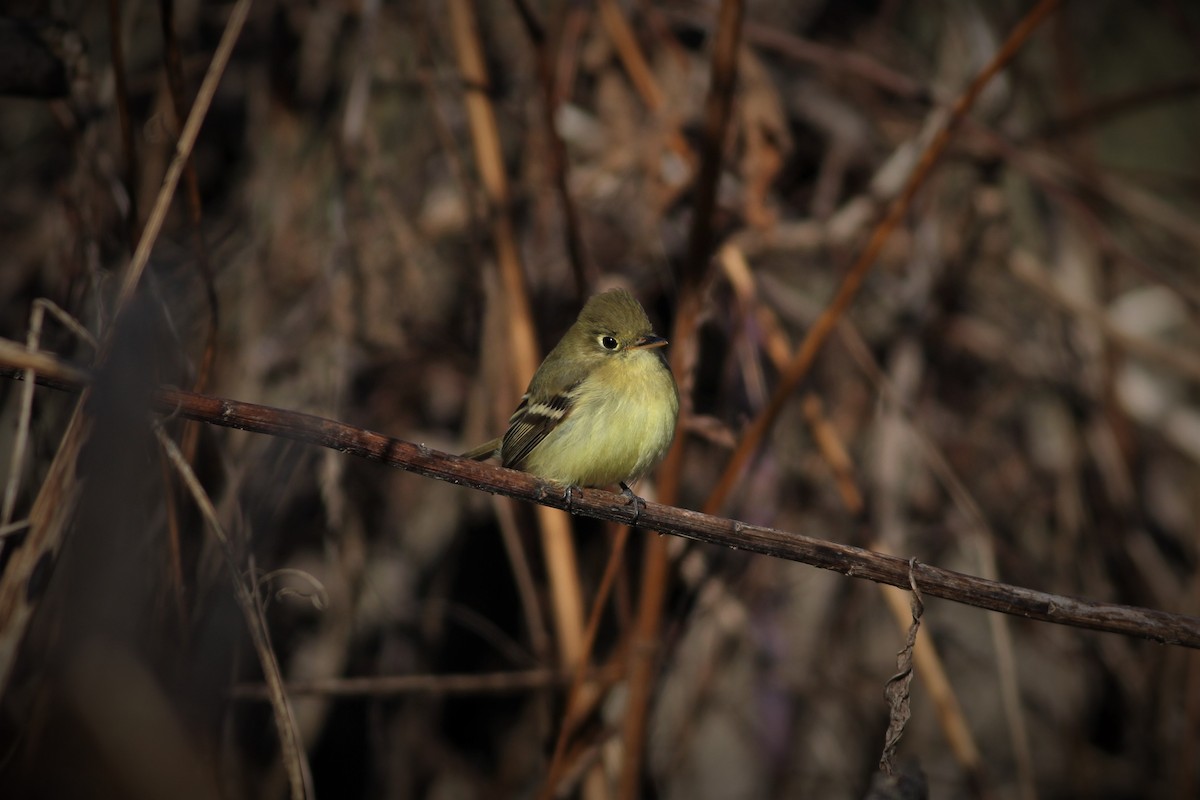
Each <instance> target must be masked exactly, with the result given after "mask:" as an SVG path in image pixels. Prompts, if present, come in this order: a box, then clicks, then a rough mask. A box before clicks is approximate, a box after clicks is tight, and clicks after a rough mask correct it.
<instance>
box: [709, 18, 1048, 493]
mask: <svg viewBox="0 0 1200 800" xmlns="http://www.w3.org/2000/svg"><path fill="white" fill-rule="evenodd" d="M1058 6H1059V0H1042V2H1040V3H1038V5H1037V6H1036V7H1035V8H1034V9H1033V11H1031V12H1029V14H1027V15H1026V16H1025V17H1024V19H1022V20H1021V21H1020V22H1019V23H1018V24H1017V26H1016V27H1015V28H1014V29H1013V31H1012V33H1011V34H1009V37H1008V39H1007V40H1006V41H1005V42H1004V44H1003V46H1001V47H1000V48H999V50H997V51H996V55H995V56H994V57H993V58H992V60H991V61H990V62H989V63H988V65H987V66H986V67H984V69H983V70H982V71H981V72H980V73H979V75H977V76H976V77H975V79H974V80H972V81H971V84H970V85H969V86H968V87H967V89H966V91H964V92H963V93H962V95H961V96H960V97H959V98H958V100H957V101H956V102H955V103H954V106H953V108H952V109H951V110H950V112H949V117H948V119H947V120H946V122H945V124H944V125H943V126H942V127H941V129H939V130H938V132H937V134H936V135H935V136H934V138H933V141H932V142H930V144H929V146H928V147H926V148H925V150H924V152H922V153H921V159H920V161H918V162H917V165H916V167H914V168H913V171H912V174H911V175H910V176H909V178H908V181H907V182H906V183H905V185H904V188H903V190H902V191H901V193H900V195H899V196H897V197H896V199H895V200H893V201H892V204H891V205H890V206H889V207H888V210H887V214H886V216H884V218H883V220H882V221H881V222H880V223H879V225H877V226H876V227H875V230H874V231H873V232H872V234H871V238H870V240H869V241H868V242H867V246H866V247H865V248H864V249H863V251H862V252H861V253H860V254H859V256H858V259H857V260H856V261H855V262H854V266H853V267H851V268H850V271H849V272H848V273H847V274H846V277H845V279H843V281H842V284H841V286H840V287H838V291H837V294H836V295H835V296H834V298H833V300H832V301H830V303H829V305H828V306H827V307H826V308H825V311H823V312H822V313H821V316H820V317H819V318H818V319H817V321H816V322H815V323H814V324H813V326H812V328H810V329H809V332H808V335H807V336H805V337H804V341H803V342H801V343H800V346H799V347H798V348H797V349H796V355H795V357H794V358H793V359H792V363H791V364H789V365H788V368H787V370H786V371H785V372H784V374H783V375H782V376H780V379H779V385H778V386H776V387H775V391H774V392H773V393H772V395H771V400H770V402H769V403H768V404H767V407H766V408H764V409H763V410H762V412H761V413H760V414H759V415H758V416H757V417H756V418H755V420H754V422H753V423H752V424H751V425H750V427H749V428H748V429H747V430H746V432H745V433H744V434H743V435H742V439H741V441H740V442H739V443H738V446H737V449H736V450H735V451H734V452H733V455H731V456H730V457H729V462H728V463H727V464H726V466H725V471H724V472H722V473H721V478H720V480H719V481H718V482H717V485H716V486H715V487H714V488H713V490H712V492H711V493H710V494H709V498H708V502H707V503H706V504H705V509H706V510H708V511H712V512H715V511H717V510H719V509H720V508H721V506H722V505H724V503H725V500H726V498H728V496H729V495H730V494H731V493H732V492H733V489H734V488H735V487H736V486H737V483H738V481H739V480H740V479H741V476H742V472H743V471H744V468H745V466H746V464H747V463H748V462H749V460H750V457H751V456H752V455H753V454H754V453H755V452H757V450H758V447H759V445H760V444H762V441H763V439H764V438H765V437H766V435H767V432H768V431H769V430H770V429H771V427H772V426H773V425H774V424H775V420H776V419H777V418H778V417H779V414H780V412H781V411H783V407H784V405H785V404H786V403H787V401H788V399H789V398H790V397H791V396H792V393H793V392H794V391H795V389H796V387H797V386H798V385H799V383H800V381H801V380H803V379H804V377H805V376H806V375H807V374H808V371H809V369H810V368H811V367H812V365H813V362H814V361H815V360H816V357H817V353H818V352H819V351H820V349H821V347H822V345H824V343H825V340H826V339H827V338H829V334H830V333H832V332H833V330H834V328H835V327H836V325H837V321H838V320H839V319H840V318H841V316H842V314H843V313H845V311H846V309H847V308H849V307H850V304H851V303H852V302H853V301H854V298H855V297H856V296H857V295H858V290H859V289H860V288H861V287H862V284H863V281H864V280H865V279H866V276H867V273H868V272H869V271H870V269H871V267H872V266H873V265H874V264H875V259H876V258H878V257H879V254H880V252H882V250H883V245H884V243H885V242H886V241H887V240H888V237H889V236H890V235H891V233H892V231H893V230H894V229H895V228H896V226H897V225H899V223H900V220H901V219H902V218H903V217H904V215H905V214H907V213H908V209H909V207H910V206H911V205H912V201H913V198H914V197H915V196H916V194H917V191H918V190H919V189H920V188H921V187H922V186H923V185H924V184H925V181H926V180H927V179H928V178H929V175H930V174H931V173H932V172H933V168H934V166H936V165H937V163H938V161H939V160H940V159H941V156H942V154H943V153H944V152H945V151H946V148H947V146H948V145H949V144H950V141H951V139H952V136H953V134H954V131H955V129H956V128H957V127H958V125H959V123H960V122H962V120H963V119H964V118H965V117H966V114H967V112H968V111H969V110H970V109H971V107H972V106H973V105H974V104H975V100H976V99H977V98H978V97H979V95H980V94H981V93H982V92H983V90H984V87H986V86H987V85H988V83H989V82H991V79H992V78H994V77H995V76H996V75H997V74H998V73H999V72H1000V71H1001V70H1002V69H1004V67H1006V66H1007V65H1008V64H1009V62H1011V61H1012V59H1013V58H1014V57H1015V56H1016V54H1017V52H1018V51H1019V50H1020V49H1021V47H1022V46H1023V45H1024V44H1025V42H1026V41H1027V40H1028V39H1029V37H1030V36H1031V35H1032V34H1033V32H1034V31H1035V30H1037V28H1038V26H1039V25H1040V24H1041V23H1042V21H1043V20H1045V19H1046V17H1048V16H1049V15H1050V14H1051V13H1053V12H1054V11H1055V10H1056V9H1057V8H1058Z"/></svg>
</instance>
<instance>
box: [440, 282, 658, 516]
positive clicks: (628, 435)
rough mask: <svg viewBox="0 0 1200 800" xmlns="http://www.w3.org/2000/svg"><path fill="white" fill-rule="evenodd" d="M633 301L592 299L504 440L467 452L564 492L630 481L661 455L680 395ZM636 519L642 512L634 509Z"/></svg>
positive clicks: (625, 486) (620, 293) (620, 292)
mask: <svg viewBox="0 0 1200 800" xmlns="http://www.w3.org/2000/svg"><path fill="white" fill-rule="evenodd" d="M666 344H667V340H666V339H664V338H662V337H661V336H658V335H656V334H655V333H654V328H653V326H652V325H651V324H650V320H649V318H648V317H647V316H646V312H645V310H644V309H643V308H642V306H641V304H640V303H638V301H637V300H636V299H635V298H634V296H633V295H632V294H630V293H629V292H627V291H625V290H624V289H612V290H609V291H606V292H602V293H600V294H596V295H593V296H592V297H591V298H590V299H589V300H588V301H587V303H586V304H585V305H584V307H583V310H582V311H580V312H579V317H578V319H576V320H575V323H574V324H573V325H572V326H571V327H570V329H568V330H567V332H566V333H565V334H563V337H562V339H561V340H560V341H559V342H558V344H557V345H555V347H554V349H553V350H551V351H550V353H549V354H548V355H547V356H546V358H545V360H543V361H542V364H541V366H539V367H538V369H537V372H535V373H534V376H533V379H532V380H531V381H530V382H529V388H527V389H526V390H525V395H524V396H523V397H522V398H521V402H520V403H519V404H518V405H517V409H516V411H514V412H513V414H512V416H511V417H510V418H509V420H508V429H507V430H506V431H505V433H504V436H503V437H501V438H498V439H493V440H491V441H489V442H487V443H485V444H482V445H480V446H479V447H476V448H474V449H473V450H470V451H468V452H466V453H463V456H464V457H465V458H471V459H475V460H478V461H485V460H487V459H489V458H492V457H493V456H497V455H498V456H499V457H500V462H501V464H502V465H503V466H505V467H509V468H511V469H517V470H521V471H523V472H528V473H531V474H533V475H536V476H538V477H539V478H543V479H546V480H548V481H551V482H553V483H556V484H560V485H563V486H565V487H566V488H567V497H568V501H569V499H570V490H571V488H572V487H581V488H582V487H608V486H614V485H619V486H620V487H621V490H622V494H625V495H626V496H628V497H630V498H632V499H634V500H635V504H636V501H638V500H639V498H636V497H635V496H634V495H633V493H632V490H631V489H630V487H629V484H631V483H634V482H636V481H637V480H638V479H639V478H640V477H642V476H643V475H645V474H646V473H647V472H648V471H649V470H651V469H652V468H653V467H654V466H655V465H657V464H658V463H659V462H660V461H661V460H662V459H663V457H664V456H665V455H666V453H667V450H668V449H669V448H670V446H671V441H672V439H674V436H675V425H676V422H677V420H678V415H679V389H678V387H677V386H676V384H675V379H674V377H673V376H672V375H671V370H670V368H669V367H668V366H667V362H666V359H665V358H664V357H663V354H662V348H663V347H664V346H665V345H666ZM639 512H640V509H639Z"/></svg>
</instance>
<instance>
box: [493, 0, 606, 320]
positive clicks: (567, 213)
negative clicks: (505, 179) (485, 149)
mask: <svg viewBox="0 0 1200 800" xmlns="http://www.w3.org/2000/svg"><path fill="white" fill-rule="evenodd" d="M513 3H514V5H516V7H517V11H518V12H519V13H518V16H519V17H520V19H521V22H522V23H523V24H524V26H525V32H526V34H527V35H528V36H529V40H530V43H531V44H532V45H533V48H534V57H535V61H536V63H537V77H538V83H539V84H540V86H541V90H542V102H541V109H540V111H541V122H542V136H544V137H545V138H546V145H547V147H546V151H545V156H546V163H545V166H546V171H547V172H549V173H550V180H551V182H552V183H553V184H554V191H555V193H556V194H557V195H558V202H559V205H560V206H561V207H562V214H563V236H564V237H565V238H566V245H567V259H568V260H569V261H570V263H571V271H572V273H573V274H574V276H575V296H576V300H577V301H578V302H579V305H583V302H584V300H585V299H586V298H587V293H588V287H590V286H592V285H593V283H594V282H595V271H594V270H593V269H592V265H591V262H590V261H589V259H588V257H587V249H586V247H585V246H584V244H583V235H582V233H581V232H580V227H579V212H578V210H577V209H576V208H575V199H574V198H573V197H571V191H570V188H569V186H570V181H569V179H568V171H569V165H568V161H567V148H566V146H565V145H564V144H563V140H562V137H561V136H559V135H558V126H557V125H556V124H555V116H556V114H557V113H558V90H557V88H556V87H557V85H558V84H557V78H556V76H555V64H556V63H557V58H556V55H557V48H556V47H555V46H554V44H555V42H554V41H553V40H552V39H551V37H550V36H549V35H547V33H546V28H545V26H544V25H542V24H541V23H540V22H539V21H538V19H537V17H536V15H535V14H534V11H533V9H532V8H530V7H529V3H528V2H526V0H513Z"/></svg>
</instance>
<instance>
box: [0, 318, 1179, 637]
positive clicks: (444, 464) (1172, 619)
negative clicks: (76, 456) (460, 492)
mask: <svg viewBox="0 0 1200 800" xmlns="http://www.w3.org/2000/svg"><path fill="white" fill-rule="evenodd" d="M36 355H37V357H38V358H39V361H40V362H41V363H42V364H44V365H46V364H47V362H53V361H54V359H53V358H51V357H48V356H46V355H45V354H36ZM28 361H29V354H28V352H27V351H26V350H25V348H24V347H22V346H21V345H20V344H18V343H16V342H11V341H8V340H3V339H0V373H3V374H7V375H8V376H9V377H14V378H19V377H20V370H21V369H23V368H24V367H25V366H26V364H27V362H28ZM39 374H45V375H48V376H50V377H51V378H52V379H53V380H54V382H55V385H56V386H58V387H60V388H63V387H71V388H73V389H74V390H75V391H79V390H81V389H82V388H84V387H83V385H82V384H80V383H78V382H77V381H76V380H75V378H76V377H78V375H79V372H78V370H75V369H73V368H70V367H66V368H62V369H58V368H53V367H51V368H48V369H45V370H39ZM153 404H154V408H155V409H156V410H157V411H159V412H160V413H163V414H179V415H180V416H183V417H186V418H187V419H195V420H200V421H201V422H206V423H210V424H213V425H221V426H223V427H227V428H236V429H238V430H245V431H250V432H253V433H262V434H267V435H270V436H279V437H282V438H285V439H290V440H292V441H297V442H303V443H305V444H311V445H317V446H320V447H328V448H330V449H333V450H337V451H339V452H342V453H346V454H347V455H353V456H357V457H359V458H365V459H367V460H370V461H378V462H381V463H384V464H387V465H388V466H393V467H397V468H399V469H403V470H406V471H408V472H413V473H416V474H418V475H423V476H425V477H427V478H433V479H435V480H441V481H447V482H449V483H453V484H456V485H459V486H466V487H469V488H473V489H478V490H480V491H486V492H491V493H493V494H500V495H505V496H507V497H513V498H516V499H518V500H525V501H528V502H532V503H537V504H539V505H543V506H547V507H550V508H558V509H563V510H570V511H571V512H572V513H574V514H578V515H580V516H585V517H591V518H593V519H603V520H609V521H612V522H619V523H623V524H630V523H632V522H633V521H634V516H635V514H636V515H637V519H638V527H641V528H645V529H648V530H654V531H658V532H661V533H667V534H672V535H675V536H681V537H683V538H686V539H691V540H693V541H697V542H704V543H707V544H715V545H721V546H723V547H729V548H733V549H736V550H744V551H747V552H751V553H760V554H762V555H766V556H771V557H774V558H783V559H786V560H788V561H797V562H800V563H804V564H808V565H810V566H814V567H819V568H821V569H828V570H831V571H834V572H839V573H841V574H843V575H846V576H848V577H852V578H860V579H866V580H870V581H874V582H876V583H886V584H888V585H891V586H898V587H900V588H908V586H909V574H910V573H909V562H908V561H907V560H906V559H903V558H899V557H896V556H890V555H885V554H881V553H876V552H872V551H870V550H865V549H863V548H860V547H853V546H851V545H845V544H839V543H837V542H831V541H826V540H824V539H816V538H813V537H811V536H802V535H800V534H797V533H790V532H788V531H781V530H776V529H774V528H767V527H763V526H760V525H749V524H747V523H744V522H739V521H737V520H733V519H725V518H722V517H716V516H713V515H711V514H704V513H701V512H699V511H690V510H687V509H683V508H676V507H673V506H668V505H664V504H662V503H654V502H646V503H645V505H643V506H641V509H640V512H638V511H636V510H635V509H634V508H633V507H632V505H631V504H630V503H629V501H628V500H627V499H626V498H625V497H624V496H623V495H620V494H616V493H613V492H607V491H604V490H601V489H576V490H574V491H572V493H571V500H570V508H569V509H568V508H567V505H568V504H567V498H566V497H565V495H564V492H563V491H562V489H561V488H560V487H558V486H556V485H554V484H551V483H547V482H546V481H543V480H540V479H538V478H536V477H534V476H532V475H528V474H526V473H524V472H516V471H515V470H510V469H504V468H503V467H497V466H495V465H492V464H486V463H483V462H480V461H471V460H469V459H464V458H461V457H459V456H454V455H450V454H449V453H442V452H438V451H436V450H433V449H431V448H429V447H426V446H425V445H423V444H417V443H414V442H407V441H404V440H402V439H393V438H391V437H388V436H384V435H383V434H380V433H374V432H372V431H367V430H364V429H362V428H356V427H354V426H352V425H347V424H345V423H343V422H337V421H336V420H331V419H325V418H323V417H317V416H314V415H312V414H302V413H300V412H297V411H287V410H285V409H280V408H272V407H271V406H263V405H258V404H255V403H245V402H241V401H239V400H230V399H226V398H222V397H212V396H208V395H198V394H195V393H193V392H187V391H184V390H182V389H171V388H163V389H160V390H159V391H158V392H156V393H155V395H154V399H153ZM22 549H24V548H22ZM912 570H913V571H912V574H913V575H914V576H915V577H916V580H917V581H918V583H919V584H920V586H921V590H922V591H923V592H924V593H925V595H926V596H927V597H940V598H942V599H945V600H951V601H954V602H957V603H963V604H965V605H970V606H974V607H976V608H982V609H986V610H988V611H999V612H1001V613H1003V614H1011V615H1013V616H1019V617H1024V618H1026V619H1033V620H1040V621H1043V622H1052V623H1055V624H1058V625H1069V626H1072V627H1076V628H1085V629H1088V630H1095V631H1104V632H1107V633H1118V634H1121V635H1124V636H1130V637H1133V638H1137V639H1148V640H1151V641H1156V642H1159V643H1161V644H1172V645H1180V646H1183V647H1191V648H1197V649H1200V618H1197V617H1191V616H1187V615H1185V614H1175V613H1171V612H1167V611H1158V610H1154V609H1148V608H1140V607H1137V606H1126V605H1118V604H1115V603H1102V602H1096V601H1091V600H1083V599H1079V598H1074V597H1067V596H1064V595H1056V594H1050V593H1047V592H1041V591H1037V590H1034V589H1027V588H1024V587H1021V586H1013V585H1011V584H1005V583H1000V582H999V581H991V580H987V579H985V578H977V577H975V576H972V575H965V574H963V573H961V572H954V571H952V570H946V569H940V568H938V567H933V566H930V565H927V564H920V563H918V564H916V565H915V566H913V568H912Z"/></svg>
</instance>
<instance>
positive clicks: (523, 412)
mask: <svg viewBox="0 0 1200 800" xmlns="http://www.w3.org/2000/svg"><path fill="white" fill-rule="evenodd" d="M578 386H579V384H578V383H576V384H574V385H572V386H570V387H568V388H567V390H566V391H565V392H560V393H559V394H556V395H553V396H551V397H550V398H549V399H547V400H535V401H533V402H530V399H529V398H530V396H529V394H526V395H525V396H524V397H522V398H521V403H520V405H518V406H517V410H516V411H514V412H513V415H512V416H511V417H509V420H508V430H507V431H506V432H505V434H504V441H503V443H502V444H501V445H500V455H501V457H502V459H503V463H504V466H506V467H510V468H512V469H524V468H525V461H526V459H528V458H529V454H530V453H532V452H533V449H534V448H535V447H537V446H538V444H540V443H541V441H542V440H543V439H545V438H546V436H547V435H548V434H549V433H550V431H552V430H554V429H555V428H556V427H558V426H559V425H560V424H562V421H563V420H565V419H566V418H567V416H568V415H569V414H570V413H571V409H572V408H573V407H574V405H575V397H576V392H575V389H576V388H577V387H578Z"/></svg>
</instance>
